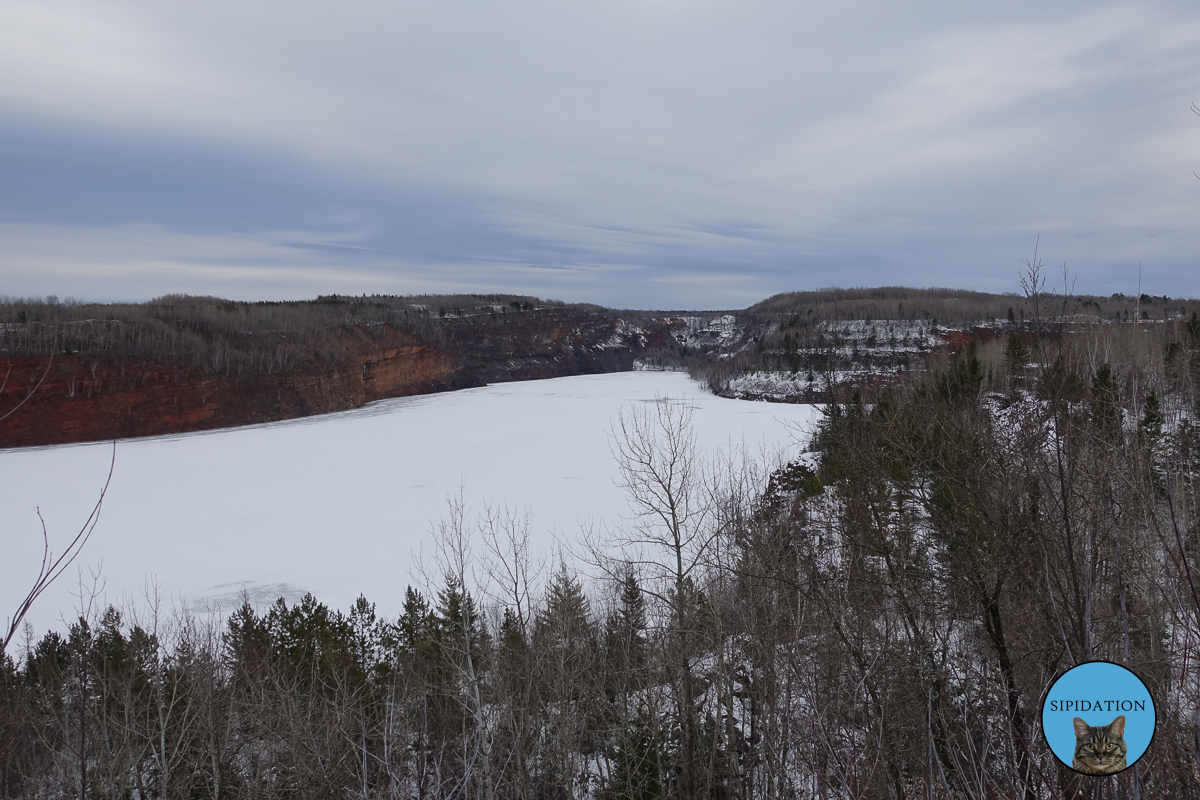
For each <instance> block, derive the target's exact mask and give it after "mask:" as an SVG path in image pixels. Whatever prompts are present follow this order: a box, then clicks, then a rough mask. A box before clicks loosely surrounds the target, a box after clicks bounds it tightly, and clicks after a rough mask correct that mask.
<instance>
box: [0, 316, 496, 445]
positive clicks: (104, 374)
mask: <svg viewBox="0 0 1200 800" xmlns="http://www.w3.org/2000/svg"><path fill="white" fill-rule="evenodd" d="M339 335H340V336H341V337H342V338H343V339H344V343H345V345H346V347H345V351H346V353H347V357H346V358H345V359H344V360H343V363H341V364H338V365H336V367H334V368H332V369H328V370H325V371H320V372H311V371H310V372H301V373H293V374H288V375H266V376H261V377H254V378H243V379H233V378H229V377H224V376H220V375H206V374H202V373H200V372H198V371H197V370H195V369H192V368H188V367H179V366H175V365H171V364H164V363H155V362H148V361H144V360H136V359H131V358H120V357H117V358H114V359H112V360H108V361H105V360H102V359H99V358H96V357H91V356H78V355H75V356H62V355H60V356H56V357H55V358H54V359H53V360H52V361H49V360H48V359H9V360H7V361H0V370H3V372H0V375H3V374H5V373H7V375H8V380H7V382H6V383H5V385H4V388H3V390H2V391H0V414H8V412H10V411H12V410H13V409H14V408H16V407H17V405H18V404H21V403H22V400H24V401H25V402H24V403H23V404H21V405H20V408H16V411H15V412H13V413H12V414H10V415H9V416H8V417H7V418H6V419H4V420H2V421H0V447H27V446H31V445H47V444H63V443H68V442H89V441H99V440H104V439H115V438H126V437H131V436H154V435H159V434H165V433H182V432H187V431H197V430H207V429H211V428H223V427H231V426H235V425H248V424H253V423H256V422H270V421H274V420H282V419H292V418H295V417H303V416H308V415H311V414H322V413H327V412H330V411H342V410H345V409H348V408H355V407H357V406H360V405H362V404H363V403H368V402H371V401H372V400H380V399H383V398H387V397H402V396H406V395H412V394H424V393H428V392H438V391H445V390H448V389H458V388H464V387H468V386H480V385H482V381H480V380H479V379H478V378H476V377H475V376H474V375H472V374H471V372H470V371H469V370H467V369H465V368H464V367H463V365H462V364H461V362H459V361H457V360H456V359H453V358H451V357H449V356H448V355H447V354H446V353H445V352H443V351H442V350H440V349H439V348H437V347H434V346H431V345H428V344H425V343H422V342H421V341H419V340H418V339H416V338H415V337H413V336H410V335H409V334H406V333H403V332H401V331H396V330H391V329H388V330H387V331H386V332H385V333H384V335H382V336H378V335H368V334H367V333H366V332H364V331H363V330H361V329H358V328H347V329H345V330H344V331H342V332H340V333H339ZM43 375H44V376H45V377H44V379H43ZM39 380H40V381H41V385H40V386H38V383H39ZM34 387H38V388H37V390H36V391H34ZM26 398H28V399H26Z"/></svg>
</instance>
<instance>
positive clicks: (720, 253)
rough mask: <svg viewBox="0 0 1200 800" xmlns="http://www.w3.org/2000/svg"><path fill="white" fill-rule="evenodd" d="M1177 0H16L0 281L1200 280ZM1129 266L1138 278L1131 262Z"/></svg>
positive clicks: (584, 292) (255, 290) (1185, 26)
mask: <svg viewBox="0 0 1200 800" xmlns="http://www.w3.org/2000/svg"><path fill="white" fill-rule="evenodd" d="M1198 45H1200V15H1197V14H1196V13H1195V12H1194V11H1193V10H1192V9H1191V8H1190V7H1189V6H1188V5H1186V4H1182V3H1137V4H1135V3H1126V2H1122V3H1111V4H1107V5H1099V6H1098V5H1095V4H1092V3H1063V4H1055V5H1054V6H1053V7H1047V6H1045V4H1037V3H1026V2H1018V3H1012V4H1005V5H1004V6H1003V7H996V8H987V9H977V8H968V7H965V6H963V5H962V4H952V3H919V2H917V3H906V4H892V3H884V2H881V1H879V0H875V1H874V2H847V3H842V4H836V6H835V5H834V4H820V3H771V2H761V3H760V2H752V3H726V2H698V1H695V0H650V2H637V3H634V2H625V3H622V2H616V3H605V4H563V3H541V2H520V3H488V4H449V3H433V2H429V3H402V4H397V3H382V2H380V3H371V2H364V3H356V4H353V5H352V7H337V8H334V7H332V6H329V5H328V4H317V3H303V2H301V3H286V4H284V3H255V4H253V5H251V6H247V5H246V4H237V3H222V2H207V3H202V4H201V3H193V4H153V3H148V2H147V3H137V2H114V3H109V4H104V5H103V6H97V5H95V4H84V3H60V4H54V5H52V6H50V5H46V4H44V3H35V2H23V1H22V0H10V2H8V3H6V4H5V5H4V6H3V7H2V8H0V134H3V136H4V139H5V141H6V144H8V145H9V146H8V147H7V148H6V149H5V152H3V153H0V174H2V175H3V176H4V180H3V181H0V219H2V220H6V222H5V223H4V224H3V226H0V231H2V232H3V233H4V239H3V240H2V241H3V244H0V280H2V281H3V284H4V286H3V289H2V290H0V291H4V292H6V293H8V294H19V293H50V292H53V293H57V294H59V295H64V296H65V295H69V294H73V295H77V296H87V297H97V298H102V299H106V298H113V297H116V296H118V295H119V296H121V297H125V298H131V299H136V298H142V297H149V296H152V295H154V294H161V293H164V292H168V291H205V292H211V293H216V294H225V295H229V296H235V297H243V296H245V297H250V296H253V297H284V296H288V297H292V296H312V295H314V294H316V293H318V292H327V291H349V290H355V291H368V292H370V291H397V292H409V291H413V292H419V291H435V290H436V291H442V290H455V289H461V290H495V291H503V290H507V291H521V292H535V293H539V294H543V295H549V296H555V297H560V298H563V299H569V300H590V301H594V302H602V303H608V304H612V305H617V306H640V307H655V306H657V307H663V306H666V307H681V306H706V307H733V306H739V305H743V304H745V303H746V302H749V301H753V300H754V299H757V298H758V297H761V296H763V295H766V294H769V293H772V292H776V291H785V290H791V289H800V288H811V287H814V286H827V285H869V284H878V283H903V284H909V285H953V286H962V287H966V288H978V289H988V290H1001V291H1009V290H1013V289H1015V288H1016V273H1017V270H1018V268H1019V266H1020V264H1019V260H1020V258H1022V257H1024V256H1027V255H1028V254H1029V252H1030V251H1031V250H1032V245H1033V241H1034V239H1035V237H1036V236H1038V235H1039V234H1041V236H1042V252H1043V253H1044V254H1045V257H1046V259H1047V261H1048V262H1051V263H1053V262H1061V261H1066V262H1067V265H1068V266H1069V267H1070V268H1071V269H1072V270H1073V271H1074V272H1075V273H1076V274H1077V275H1078V276H1079V282H1078V287H1079V289H1080V290H1083V291H1095V292H1110V291H1118V290H1120V291H1128V290H1130V289H1131V285H1130V282H1131V281H1130V275H1131V274H1134V273H1133V272H1131V270H1133V271H1136V263H1137V262H1138V261H1142V262H1143V263H1144V264H1145V265H1146V266H1145V276H1146V277H1145V281H1146V287H1147V290H1148V291H1153V292H1155V293H1169V294H1190V295H1197V294H1200V277H1198V276H1200V271H1197V270H1196V268H1195V253H1196V245H1197V233H1196V226H1195V218H1196V217H1195V215H1196V210H1197V204H1198V203H1200V181H1197V180H1196V179H1195V178H1194V177H1193V176H1192V170H1193V169H1200V119H1197V118H1196V117H1194V116H1193V115H1192V114H1191V113H1190V112H1189V110H1188V106H1189V103H1190V102H1191V101H1193V100H1198V101H1200V78H1198V77H1197V76H1200V69H1198V68H1200V46H1198ZM1134 280H1136V278H1134Z"/></svg>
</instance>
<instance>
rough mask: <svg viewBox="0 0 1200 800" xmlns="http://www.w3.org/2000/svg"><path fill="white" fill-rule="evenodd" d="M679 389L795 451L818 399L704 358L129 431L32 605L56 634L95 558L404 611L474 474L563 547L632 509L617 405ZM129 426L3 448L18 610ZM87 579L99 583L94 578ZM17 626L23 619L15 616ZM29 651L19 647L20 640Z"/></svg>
mask: <svg viewBox="0 0 1200 800" xmlns="http://www.w3.org/2000/svg"><path fill="white" fill-rule="evenodd" d="M662 398H669V399H671V400H674V401H683V402H686V403H687V404H689V405H690V406H691V407H692V408H693V409H694V430H695V433H696V437H697V440H698V442H699V443H700V445H701V447H702V448H703V449H704V450H706V451H709V452H711V451H713V450H714V449H716V448H719V447H722V446H728V445H730V444H731V443H732V444H734V445H736V446H738V447H741V446H742V445H743V444H744V445H745V447H747V448H748V449H749V450H750V451H751V452H757V451H759V450H761V449H765V450H778V449H780V448H782V449H784V450H785V451H786V452H789V453H795V452H796V451H797V450H798V449H799V440H800V439H801V438H803V436H802V433H801V432H802V431H804V430H806V429H808V428H809V427H810V426H811V425H812V423H813V422H814V421H815V418H816V417H817V415H818V414H817V411H816V410H815V409H814V408H813V407H811V406H801V405H782V404H769V403H756V402H748V401H742V400H727V399H723V398H719V397H715V396H713V395H711V394H709V393H707V392H705V391H703V390H702V389H701V388H700V387H698V386H697V385H696V384H695V383H693V382H692V381H691V380H690V379H689V378H688V377H687V376H686V375H683V374H680V373H674V372H627V373H617V374H609V375H595V376H582V377H572V378H558V379H553V380H543V381H529V382H524V383H505V384H499V385H494V386H488V387H484V388H480V389H467V390H463V391H458V392H452V393H446V394H435V395H424V396H421V397H410V398H402V399H396V400H384V401H380V402H377V403H373V404H371V405H369V406H364V407H363V408H360V409H356V410H354V411H348V412H343V413H338V414H329V415H324V416H319V417H309V418H306V419H300V420H291V421H288V422H279V423H271V424H266V425H257V426H251V427H245V428H233V429H225V430H220V431H210V432H205V433H194V434H186V435H179V436H165V437H156V438H148V439H137V440H127V441H122V442H119V443H118V444H117V446H116V465H115V469H114V471H113V477H112V483H111V486H110V488H109V490H108V495H107V497H106V499H105V501H104V506H103V510H102V512H101V516H100V522H99V524H98V525H97V527H96V529H95V532H94V533H93V535H92V537H91V540H90V541H89V542H88V543H87V546H86V548H85V549H84V551H83V553H82V555H81V556H80V557H79V559H78V560H77V561H76V565H75V566H73V567H72V568H71V569H70V570H68V572H67V573H66V574H64V575H63V576H62V578H61V579H60V580H59V581H58V582H57V583H56V584H55V585H54V586H52V587H51V588H50V589H49V590H48V591H47V592H46V593H45V594H44V595H43V596H42V597H41V598H40V599H39V601H38V602H37V604H36V605H35V606H34V608H33V610H32V611H31V612H30V614H29V615H28V617H27V620H28V622H30V623H32V624H33V626H34V629H35V631H36V632H37V634H38V635H40V634H41V633H42V632H44V631H45V630H47V629H49V628H61V627H62V626H63V621H64V620H70V619H74V618H76V617H77V616H78V613H79V612H78V608H79V606H80V600H79V598H78V595H79V594H80V581H81V577H82V580H83V582H84V583H85V584H89V585H90V584H91V583H92V578H91V574H92V573H97V574H99V575H100V576H101V578H100V581H101V583H102V585H103V594H102V596H101V597H100V598H98V599H97V601H96V602H100V603H108V602H113V603H117V604H121V603H131V604H132V605H133V606H134V607H137V606H142V607H144V606H145V600H144V596H143V593H144V592H145V591H146V589H147V587H148V586H150V585H157V586H158V587H159V593H160V594H161V596H162V597H163V602H164V603H165V604H166V603H169V604H170V605H171V606H175V607H187V608H192V609H197V608H203V607H212V606H214V605H215V606H218V607H219V608H221V609H224V610H225V611H229V610H231V608H232V607H233V606H235V605H236V604H237V603H238V598H239V596H240V594H241V593H242V592H243V591H246V592H248V593H249V594H250V596H251V597H252V598H253V599H254V600H255V601H256V602H260V603H262V602H271V601H273V600H274V599H275V598H276V597H278V596H281V595H282V596H285V597H287V598H289V599H295V598H297V597H298V596H300V595H301V594H303V593H304V592H309V591H311V592H312V593H313V594H314V595H316V596H317V598H318V599H319V600H321V601H323V602H325V603H327V604H329V605H330V606H332V607H335V608H341V609H347V608H348V607H349V605H350V604H351V603H352V602H353V600H354V599H355V598H356V597H357V596H358V595H359V594H364V595H366V597H367V598H368V599H369V600H371V601H373V602H375V603H376V604H377V610H378V612H379V613H381V614H384V615H386V616H388V617H394V616H395V615H396V614H397V613H398V612H399V610H400V607H401V603H402V601H403V597H404V589H405V587H406V586H407V585H408V584H409V583H414V584H417V583H419V581H418V580H416V579H414V578H413V576H412V566H413V564H414V557H415V555H416V554H417V553H418V552H420V551H421V550H422V548H424V550H425V552H426V553H428V551H429V547H430V544H429V538H430V531H431V529H432V527H433V526H434V525H436V523H437V522H438V521H439V520H440V519H443V518H445V517H446V516H447V508H448V506H447V498H448V497H449V496H451V495H454V494H457V493H458V491H459V487H460V486H461V487H462V494H463V498H464V499H465V501H466V504H467V506H468V515H469V517H472V518H473V517H474V516H475V515H476V514H478V513H479V512H480V511H481V510H482V509H483V507H484V504H485V503H487V504H491V505H492V506H500V505H502V504H507V505H508V506H509V507H510V508H515V509H517V510H520V511H524V510H528V511H529V512H531V514H532V531H533V536H532V539H533V545H534V548H535V549H540V550H541V551H543V552H548V551H549V550H550V549H552V548H553V547H554V543H555V541H556V539H555V537H556V536H557V537H559V538H560V539H562V540H570V539H571V538H572V537H573V536H574V535H576V534H577V533H578V531H579V528H580V522H581V521H586V520H589V519H590V520H593V521H594V522H597V523H599V522H602V521H603V522H607V523H608V524H609V525H612V524H616V523H619V522H620V520H621V518H622V517H627V516H628V515H629V508H628V505H627V503H626V500H625V496H624V494H623V492H622V491H621V490H620V489H619V488H618V487H617V486H616V485H615V483H614V480H615V478H616V473H617V471H616V463H615V461H614V459H613V457H612V455H611V453H610V451H609V431H610V426H611V425H612V424H613V422H614V421H615V420H616V416H617V413H618V412H619V411H621V410H623V409H624V410H628V409H629V408H631V407H632V406H636V405H637V404H639V403H647V402H655V401H656V400H657V399H662ZM112 452H113V446H112V443H111V442H110V443H99V444H87V445H66V446H57V447H46V448H36V449H24V450H0V504H2V505H0V507H2V508H3V509H4V518H5V531H4V533H3V547H2V548H0V622H3V621H5V620H6V619H7V617H8V616H9V615H11V614H12V613H13V610H14V609H15V608H16V606H17V604H18V603H19V602H20V599H21V598H22V597H23V596H24V594H25V593H26V592H27V591H28V589H29V585H30V583H31V582H32V580H33V579H34V577H35V576H36V573H37V569H38V565H39V563H40V561H41V547H42V538H41V527H40V523H39V522H38V518H37V509H39V508H40V509H41V513H42V516H43V517H44V518H45V521H46V525H47V528H48V530H49V533H50V544H51V549H52V550H54V551H55V552H58V551H60V550H61V549H62V548H63V547H64V546H65V545H66V544H67V542H69V540H70V539H71V537H72V536H73V535H74V533H75V532H76V531H78V530H79V528H80V526H81V525H82V524H83V522H84V520H85V519H86V518H87V516H88V513H89V512H90V510H91V507H92V505H93V504H94V503H95V501H96V498H97V496H98V494H99V491H100V489H101V487H102V486H103V484H104V479H105V476H106V475H107V472H108V466H109V460H110V458H111V456H112ZM85 594H86V593H85ZM5 627H6V628H7V625H5ZM10 652H11V651H10Z"/></svg>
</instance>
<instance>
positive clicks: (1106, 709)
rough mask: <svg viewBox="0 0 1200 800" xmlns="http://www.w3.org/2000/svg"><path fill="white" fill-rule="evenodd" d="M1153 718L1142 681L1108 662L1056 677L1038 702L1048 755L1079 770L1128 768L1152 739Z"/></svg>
mask: <svg viewBox="0 0 1200 800" xmlns="http://www.w3.org/2000/svg"><path fill="white" fill-rule="evenodd" d="M1156 722H1157V717H1156V715H1155V713H1154V700H1153V699H1152V698H1151V697H1150V692H1149V690H1148V689H1146V684H1144V683H1142V679H1141V678H1139V677H1138V676H1137V675H1135V674H1134V673H1132V672H1130V671H1129V670H1127V669H1125V667H1122V666H1121V665H1119V664H1113V663H1111V662H1109V661H1089V662H1088V663H1086V664H1080V665H1079V666H1077V667H1073V668H1072V669H1069V670H1067V671H1066V672H1064V673H1063V674H1062V675H1060V676H1059V677H1058V680H1056V681H1054V683H1053V684H1052V685H1051V686H1050V691H1048V692H1046V699H1045V700H1043V701H1042V735H1043V736H1045V737H1046V744H1048V745H1049V746H1050V750H1051V752H1053V753H1054V756H1055V757H1056V758H1057V759H1058V760H1059V761H1061V762H1062V763H1063V764H1065V765H1066V766H1068V767H1070V768H1071V769H1073V770H1075V771H1076V772H1079V773H1082V774H1084V775H1115V774H1117V773H1118V772H1121V771H1123V770H1125V769H1128V768H1129V767H1132V766H1133V765H1134V763H1135V762H1137V760H1138V759H1140V758H1141V757H1142V755H1143V754H1144V753H1145V752H1146V748H1148V747H1149V746H1150V741H1151V740H1152V739H1153V738H1154V726H1155V723H1156Z"/></svg>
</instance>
